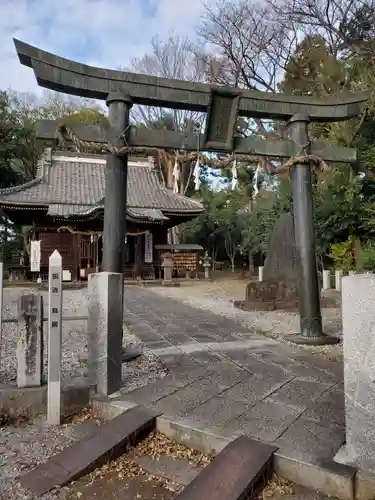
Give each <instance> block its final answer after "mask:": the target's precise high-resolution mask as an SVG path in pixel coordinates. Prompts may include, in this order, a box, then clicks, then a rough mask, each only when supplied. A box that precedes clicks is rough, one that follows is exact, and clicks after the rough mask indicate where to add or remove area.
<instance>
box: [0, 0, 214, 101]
mask: <svg viewBox="0 0 375 500" xmlns="http://www.w3.org/2000/svg"><path fill="white" fill-rule="evenodd" d="M203 2H204V0H188V1H187V0H59V1H55V0H0V89H3V90H6V89H8V88H13V89H14V90H18V91H21V92H29V91H31V92H39V90H38V86H37V84H36V82H35V79H34V74H33V72H32V70H31V69H30V68H25V67H23V66H21V64H20V63H19V61H18V58H17V56H16V51H15V49H14V45H13V37H15V38H19V39H20V40H22V41H25V42H27V43H30V44H32V45H36V46H38V47H40V48H41V49H44V50H47V51H49V52H53V53H56V54H58V55H60V56H63V57H66V58H69V59H73V60H76V61H79V62H83V63H86V64H91V65H94V66H99V67H100V66H101V67H108V68H114V69H116V68H118V67H120V66H122V67H124V66H128V65H129V63H130V61H131V59H132V58H133V57H138V56H142V55H143V54H144V53H146V52H147V51H148V50H149V49H150V42H151V39H152V37H153V36H155V35H159V36H161V37H166V36H167V35H168V34H169V33H170V32H171V31H174V32H176V33H178V34H180V35H184V36H185V35H186V36H189V37H193V36H194V29H195V26H196V25H197V23H198V22H199V17H200V14H201V12H202V10H203Z"/></svg>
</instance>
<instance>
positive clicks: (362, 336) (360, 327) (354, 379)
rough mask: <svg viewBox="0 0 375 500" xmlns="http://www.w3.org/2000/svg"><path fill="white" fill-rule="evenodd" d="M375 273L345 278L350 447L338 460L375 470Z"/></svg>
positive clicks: (346, 405)
mask: <svg viewBox="0 0 375 500" xmlns="http://www.w3.org/2000/svg"><path fill="white" fill-rule="evenodd" d="M374 302H375V276H373V275H368V274H361V275H355V276H347V277H344V278H343V279H342V325H343V337H344V385H345V413H346V418H345V420H346V446H345V448H344V449H343V450H340V452H339V454H338V456H337V457H336V460H337V461H340V462H346V463H349V464H353V465H355V466H357V467H359V468H360V469H362V470H368V471H371V472H375V364H374V359H375V309H374Z"/></svg>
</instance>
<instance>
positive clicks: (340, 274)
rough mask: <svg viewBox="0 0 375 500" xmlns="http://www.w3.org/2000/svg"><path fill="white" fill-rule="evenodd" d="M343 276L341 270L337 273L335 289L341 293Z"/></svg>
mask: <svg viewBox="0 0 375 500" xmlns="http://www.w3.org/2000/svg"><path fill="white" fill-rule="evenodd" d="M343 274H344V273H343V272H342V271H341V270H339V271H335V288H336V290H337V291H338V292H341V280H342V276H343Z"/></svg>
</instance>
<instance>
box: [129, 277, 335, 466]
mask: <svg viewBox="0 0 375 500" xmlns="http://www.w3.org/2000/svg"><path fill="white" fill-rule="evenodd" d="M124 304H125V315H124V320H125V323H126V324H127V326H128V327H129V328H130V329H131V330H132V332H133V333H134V334H136V335H137V336H138V337H139V338H140V339H141V340H142V341H143V342H144V343H145V344H146V346H147V347H148V348H149V349H151V350H152V351H153V352H154V353H155V354H156V355H157V356H158V357H159V358H160V359H161V360H162V361H163V363H164V364H165V365H166V366H167V368H168V369H169V374H168V375H167V376H166V377H165V378H164V379H162V380H159V381H157V382H155V383H153V384H149V385H147V386H145V387H142V388H139V389H136V390H135V391H132V392H128V393H126V394H124V395H122V396H121V398H122V399H126V400H130V401H134V402H136V403H138V404H143V405H146V406H150V407H154V408H155V409H157V410H158V411H161V412H163V413H164V414H165V415H167V416H170V417H173V418H184V419H189V420H191V421H193V422H194V425H195V426H197V427H202V428H203V427H204V428H205V429H211V430H212V432H214V433H216V434H217V433H222V434H223V435H228V434H230V435H233V434H239V433H243V434H246V435H248V436H250V437H253V438H255V439H259V440H262V441H264V442H267V443H273V444H275V445H277V446H278V447H279V449H280V452H281V453H283V454H286V455H287V456H289V457H291V458H296V459H298V460H303V461H308V462H310V463H314V464H317V465H319V464H321V463H323V462H326V461H330V460H332V459H333V456H334V455H335V453H336V452H337V451H338V449H339V448H340V446H341V445H342V444H343V442H344V440H345V427H344V426H345V420H344V393H343V367H342V365H341V364H340V363H337V362H334V361H330V360H327V359H324V358H322V357H319V356H317V355H313V354H311V353H310V352H309V351H308V350H307V349H304V348H300V347H293V346H289V345H286V344H285V343H283V344H282V343H280V342H278V341H276V340H273V339H270V338H266V337H263V336H262V335H259V334H256V333H254V334H253V333H252V332H251V331H249V329H247V328H245V327H244V326H241V325H239V324H238V323H237V322H236V321H234V320H233V319H230V318H225V317H222V316H218V315H215V314H213V313H212V312H210V311H204V310H201V309H195V308H192V307H189V306H187V305H185V304H182V303H180V302H177V301H173V300H171V299H167V298H164V297H161V296H158V295H156V294H154V293H153V292H150V291H148V290H145V289H140V288H135V287H133V288H130V287H129V288H125V297H124Z"/></svg>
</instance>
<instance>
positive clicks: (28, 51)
mask: <svg viewBox="0 0 375 500" xmlns="http://www.w3.org/2000/svg"><path fill="white" fill-rule="evenodd" d="M14 43H15V46H16V50H17V53H18V57H19V59H20V62H21V63H22V64H24V65H26V66H29V67H30V68H32V69H33V70H34V73H35V76H36V79H37V82H38V84H39V85H40V86H42V87H45V88H47V89H51V90H56V91H59V92H64V93H66V94H72V95H77V96H81V97H88V98H93V99H106V98H107V96H108V94H109V93H111V92H123V93H124V94H127V95H129V96H130V97H131V98H132V101H133V103H134V104H144V105H148V106H160V107H167V108H174V109H186V110H191V111H201V112H207V110H208V109H209V107H210V106H212V95H213V93H217V94H222V93H223V94H224V99H225V98H228V97H229V96H231V98H232V99H234V98H235V100H236V101H237V102H236V108H237V110H236V111H237V114H238V115H241V116H245V117H254V118H277V119H283V120H288V119H289V118H291V117H292V116H293V115H295V114H297V113H303V114H305V115H308V116H309V118H310V120H311V121H315V122H333V121H342V120H347V119H349V118H352V117H354V116H356V115H358V114H359V113H360V105H361V104H362V103H363V102H365V101H366V100H367V99H368V93H367V92H360V93H355V94H349V95H347V96H346V97H345V98H341V99H337V98H333V97H328V98H324V99H317V98H313V97H305V96H289V95H285V94H272V93H269V92H254V91H248V90H241V89H237V88H236V89H235V88H223V87H217V86H216V87H215V86H212V85H209V84H204V83H193V82H187V81H183V80H173V79H167V78H159V77H155V76H148V75H141V74H137V73H128V72H124V71H115V70H109V69H103V68H96V67H93V66H88V65H86V64H81V63H77V62H75V61H71V60H69V59H64V58H63V57H59V56H56V55H54V54H50V53H49V52H45V51H43V50H40V49H38V48H36V47H33V46H32V45H28V44H26V43H24V42H21V41H20V40H16V39H14ZM218 104H219V106H220V103H218Z"/></svg>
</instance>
